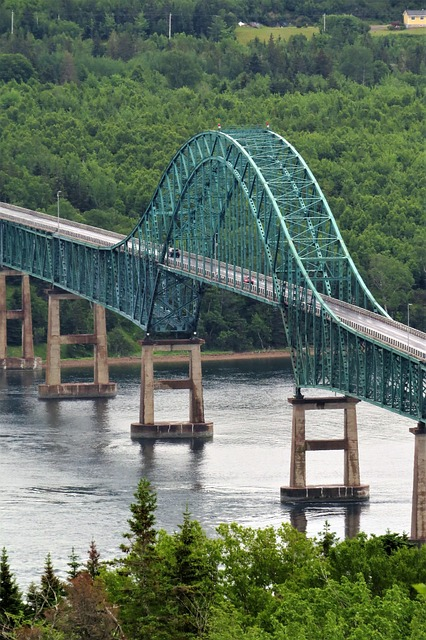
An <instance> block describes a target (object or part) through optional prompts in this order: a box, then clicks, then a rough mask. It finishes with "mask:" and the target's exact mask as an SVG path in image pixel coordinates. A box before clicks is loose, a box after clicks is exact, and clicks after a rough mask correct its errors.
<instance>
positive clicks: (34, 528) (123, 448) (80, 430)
mask: <svg viewBox="0 0 426 640" xmlns="http://www.w3.org/2000/svg"><path fill="white" fill-rule="evenodd" d="M156 371H157V372H158V375H161V376H163V377H174V376H184V375H185V373H186V368H185V367H184V366H182V365H179V364H174V365H164V364H163V365H157V367H156ZM90 375H91V371H90V370H70V371H65V372H64V373H63V381H64V382H68V381H71V380H74V379H79V380H81V379H84V378H86V379H89V376H90ZM139 375H140V373H139V368H138V367H136V366H134V367H128V368H122V367H113V368H111V379H112V380H114V381H117V382H118V384H119V393H118V395H117V397H116V398H115V399H113V400H85V401H80V400H74V401H56V400H52V401H48V402H45V401H40V400H38V396H37V384H39V383H40V382H42V381H43V374H42V373H34V372H21V371H19V372H13V371H9V372H0V483H1V492H0V547H3V546H5V547H6V548H7V551H8V554H9V560H10V564H11V568H12V571H13V572H14V573H15V574H16V576H17V578H18V582H19V584H20V585H27V584H28V583H29V581H30V580H32V579H37V577H38V576H39V575H40V573H41V572H42V570H43V564H44V559H45V556H46V554H47V553H48V552H50V553H51V555H52V559H53V563H54V566H55V567H56V568H57V569H59V570H61V571H64V570H66V565H67V562H68V561H69V560H68V556H69V554H70V552H71V548H72V547H74V548H75V551H76V552H77V553H78V554H79V556H80V557H81V558H82V559H83V560H84V561H85V560H86V559H87V550H88V547H89V544H90V541H91V540H92V538H94V539H95V541H96V544H97V547H98V550H99V551H100V553H101V557H102V558H103V559H106V558H111V557H113V556H115V555H117V554H118V548H119V545H120V543H121V541H122V533H123V532H125V531H127V519H128V517H129V509H128V507H129V504H130V503H131V502H132V500H133V493H134V491H135V489H136V486H137V483H138V480H139V479H140V478H141V477H147V478H148V479H149V480H150V481H151V482H152V483H153V485H154V487H155V488H156V490H157V496H158V511H157V525H158V526H159V527H162V528H165V529H167V530H168V531H173V530H175V529H176V528H177V526H178V525H179V524H180V523H181V521H182V513H183V511H184V510H185V508H186V506H188V508H189V510H190V512H191V513H192V516H193V517H194V518H195V519H197V520H199V521H200V522H201V523H202V525H203V526H204V528H205V529H206V530H207V531H208V533H209V534H211V535H213V534H214V532H215V527H216V526H217V524H219V523H220V522H230V521H237V522H239V523H241V524H244V525H249V526H254V527H262V526H267V525H278V524H279V523H281V522H282V521H291V522H293V523H294V524H295V525H297V526H298V527H305V529H306V531H307V533H308V535H316V534H317V533H318V532H319V531H321V529H322V528H323V527H324V523H325V521H326V520H327V521H328V522H329V523H330V525H331V529H332V530H333V531H334V532H336V533H337V535H338V536H339V537H340V538H343V537H344V536H345V534H347V533H349V534H352V533H354V532H356V531H357V529H358V528H360V529H361V530H362V531H365V532H367V533H375V534H381V533H385V532H386V530H387V529H390V530H391V531H396V532H399V533H402V532H404V531H406V532H408V533H409V531H410V519H411V491H412V464H413V452H414V438H413V436H412V435H411V434H410V433H409V431H408V429H409V427H412V426H415V423H414V422H413V421H411V420H408V419H405V418H402V417H400V416H397V415H395V414H392V413H390V412H388V411H385V410H383V409H379V408H377V407H374V406H372V405H368V404H366V403H361V404H359V405H358V431H359V448H360V460H361V482H362V483H365V484H369V485H370V496H371V498H370V502H369V503H367V504H364V505H362V506H357V507H352V508H349V509H348V508H346V507H343V506H340V507H339V506H326V505H321V506H315V507H307V508H306V509H301V510H300V509H299V510H297V511H294V510H292V509H291V508H290V507H289V506H286V505H282V504H281V503H280V499H279V490H280V486H281V485H287V484H288V482H289V465H290V438H291V407H290V405H289V404H288V402H287V398H288V397H289V396H291V395H292V393H293V382H292V376H291V370H290V363H289V362H288V360H286V359H270V360H266V359H265V360H242V361H233V362H207V363H205V364H204V365H203V375H204V405H205V417H206V420H212V421H213V422H214V438H213V440H212V441H209V442H206V443H204V444H203V443H195V444H194V443H191V442H162V441H157V442H155V443H148V444H141V443H140V442H137V441H132V440H131V439H130V423H131V422H136V421H137V420H138V415H139ZM308 394H309V395H324V392H319V391H318V390H315V391H314V390H310V391H307V392H306V395H308ZM155 416H156V419H158V420H168V419H170V420H178V419H184V420H186V419H187V418H188V392H187V391H158V392H156V395H155ZM342 420H343V412H341V411H331V412H330V411H329V412H327V413H326V412H321V411H319V412H314V411H312V412H309V414H308V422H307V437H308V438H317V439H318V438H333V437H336V438H341V437H342V434H343V422H342ZM307 481H308V484H335V483H338V484H339V483H342V482H343V453H342V452H340V451H335V452H325V451H317V452H309V453H308V454H307Z"/></svg>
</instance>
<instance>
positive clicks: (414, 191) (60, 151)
mask: <svg viewBox="0 0 426 640" xmlns="http://www.w3.org/2000/svg"><path fill="white" fill-rule="evenodd" d="M411 6H412V5H409V6H408V8H410V7H411ZM405 8H406V5H405V4H404V5H402V4H401V3H398V2H392V3H389V2H385V1H384V0H383V1H382V2H380V1H377V2H374V3H367V2H365V3H360V2H357V3H354V2H345V1H344V0H335V1H332V0H328V2H327V1H324V2H315V3H313V2H310V1H309V2H308V1H307V2H297V3H296V2H284V3H282V2H280V3H279V2H274V1H273V0H268V1H262V0H257V1H256V2H244V1H241V2H233V1H232V0H224V1H223V2H222V1H221V0H215V1H214V2H205V1H203V2H201V1H197V2H196V1H193V0H187V2H179V3H174V2H158V1H157V0H156V2H155V3H154V2H152V1H151V2H141V1H140V0H139V1H138V2H131V1H127V0H126V2H123V1H122V0H120V1H113V0H111V1H110V2H108V3H105V2H99V1H97V0H94V1H93V2H90V1H87V0H79V1H78V2H66V3H65V2H64V3H61V2H59V3H58V2H55V3H50V2H48V1H46V0H19V1H15V2H11V1H10V2H9V1H5V0H3V1H0V143H1V154H0V200H2V201H6V202H11V203H13V204H17V205H22V206H25V207H28V208H31V209H38V210H41V211H45V212H47V213H51V214H55V213H56V192H57V191H58V190H60V191H61V194H62V195H61V215H62V216H63V217H68V218H70V219H75V220H78V221H82V222H86V223H88V224H92V225H95V226H101V227H105V228H110V229H112V230H114V231H118V232H121V233H127V232H129V231H130V230H131V228H132V227H133V225H134V224H136V222H137V220H138V219H139V218H140V216H141V215H142V214H143V212H144V210H145V208H146V206H147V204H148V203H149V201H150V198H151V196H152V194H153V192H154V189H155V187H156V185H157V183H158V181H159V178H160V176H161V174H162V172H163V170H164V169H165V168H166V166H167V164H168V162H169V161H170V159H171V158H172V156H173V155H174V153H176V151H177V150H178V148H179V146H180V145H181V144H182V143H184V142H185V141H186V140H187V139H188V138H189V137H191V136H192V135H194V134H195V133H198V132H199V131H202V130H206V129H212V128H216V127H217V125H218V123H219V122H220V123H221V125H222V127H226V126H229V125H232V126H234V125H238V126H252V125H261V126H263V125H264V124H265V122H266V121H268V122H269V123H270V126H271V128H272V129H273V130H275V131H277V132H278V133H280V134H281V135H283V136H284V137H285V138H286V139H287V140H288V141H289V142H290V143H291V144H292V145H293V146H295V147H296V149H297V150H298V151H299V152H300V153H301V155H302V156H303V157H304V159H305V160H306V162H307V163H308V165H309V167H310V168H311V170H312V171H313V173H314V175H315V177H316V179H317V181H318V183H319V184H320V186H321V188H322V190H323V191H324V194H325V196H326V198H327V200H328V202H329V204H330V208H331V210H332V212H333V214H334V216H335V217H336V219H337V222H338V225H339V228H340V229H341V232H342V234H343V237H344V239H345V241H346V243H347V245H348V247H349V250H350V252H351V255H352V257H353V259H354V261H355V263H356V265H357V267H358V268H359V270H360V272H361V274H362V275H363V277H364V278H365V280H366V281H367V284H368V286H369V287H370V288H371V290H372V291H373V293H374V294H375V296H376V297H377V299H378V300H379V302H381V303H382V304H383V305H384V306H385V307H386V308H387V309H388V311H389V312H390V313H391V315H392V316H393V317H394V318H395V319H398V320H401V321H406V319H407V304H408V303H410V304H411V305H412V306H411V308H410V319H411V323H412V324H413V326H417V327H418V328H421V329H423V330H425V329H426V314H425V311H424V309H425V302H426V253H425V252H426V249H425V247H426V242H425V235H426V232H425V229H426V226H425V208H424V203H425V193H424V190H425V186H424V180H423V179H422V176H423V175H424V166H425V165H424V122H425V109H424V87H425V77H426V75H425V68H426V67H425V62H426V56H425V42H426V39H425V38H424V36H423V35H418V36H409V35H408V34H405V33H398V34H397V35H395V34H393V33H392V32H389V35H387V36H383V37H381V38H373V37H372V36H371V34H370V32H369V25H368V23H367V22H366V21H367V20H369V21H373V20H374V21H379V22H382V21H389V20H398V19H400V17H401V15H402V12H403V10H404V9H405ZM12 11H13V16H12ZM344 12H346V13H352V14H353V15H331V14H333V13H335V14H337V13H340V14H342V13H344ZM323 13H327V27H326V31H325V32H324V30H323V29H321V30H320V33H318V34H317V35H314V36H313V37H312V38H310V39H307V38H306V37H305V36H304V35H303V31H302V30H301V32H300V34H298V35H296V36H293V37H291V38H290V39H288V40H285V39H281V38H278V39H275V40H274V39H273V38H271V39H270V40H269V42H267V43H262V42H260V41H259V40H256V39H255V40H254V41H253V42H250V43H249V44H248V45H241V44H239V43H238V42H237V40H236V39H235V33H234V31H235V26H236V24H237V20H259V21H261V22H262V23H264V24H267V23H270V24H272V23H274V24H275V23H276V22H277V21H278V22H279V21H282V20H284V19H285V20H286V21H293V22H294V21H295V20H296V18H297V17H300V16H302V17H303V16H306V18H307V21H308V22H310V23H315V24H316V23H317V22H318V21H319V23H320V25H321V20H320V18H321V16H322V14H323ZM170 14H172V24H173V30H172V32H170V31H169V23H168V20H166V19H165V17H168V16H169V15H170ZM179 16H180V17H179ZM179 20H181V21H180V22H179ZM168 35H170V36H171V37H168ZM43 288H44V285H42V284H40V283H39V284H37V283H36V282H34V284H33V290H34V294H35V295H34V296H33V298H34V301H33V305H34V327H35V337H36V341H37V342H38V343H43V342H44V340H45V328H46V302H45V300H44V298H43ZM17 295H18V294H17V293H16V292H13V291H12V292H11V293H10V296H11V297H12V298H13V297H14V296H15V297H17ZM82 309H83V305H82ZM64 322H65V323H66V324H67V329H66V330H67V332H72V331H85V330H86V329H87V325H88V323H89V317H88V314H87V313H86V312H85V311H82V312H81V313H79V314H76V313H75V312H72V311H70V312H69V313H67V312H65V314H64ZM11 324H12V325H13V322H11ZM108 329H109V339H110V353H111V355H128V354H129V353H132V352H134V350H135V348H136V343H135V340H136V339H137V338H139V337H140V332H139V331H138V330H137V329H136V328H135V327H132V326H130V325H129V324H128V323H127V322H126V321H124V320H122V319H121V318H119V317H117V316H113V314H109V316H108ZM14 333H15V334H16V340H17V341H18V333H19V332H18V329H17V327H16V328H14V327H13V326H11V334H12V337H13V335H14ZM199 334H200V335H201V336H202V337H204V338H205V339H206V347H207V348H209V349H223V350H249V349H263V348H268V347H282V346H285V339H284V336H283V331H282V326H281V320H280V318H279V317H278V316H277V315H276V314H275V312H274V311H273V310H272V309H270V308H269V307H268V308H267V307H266V305H258V304H256V303H254V302H253V301H252V300H249V299H244V298H242V297H235V296H232V295H231V294H229V293H225V292H220V291H218V290H215V289H207V290H206V294H205V298H204V302H203V308H202V313H201V319H200V326H199ZM81 349H83V348H82V347H76V346H74V347H68V350H69V352H70V355H72V354H71V352H73V353H74V354H77V353H78V352H79V350H81Z"/></svg>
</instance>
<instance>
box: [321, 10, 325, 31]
mask: <svg viewBox="0 0 426 640" xmlns="http://www.w3.org/2000/svg"><path fill="white" fill-rule="evenodd" d="M322 19H323V31H324V33H325V13H323V15H322Z"/></svg>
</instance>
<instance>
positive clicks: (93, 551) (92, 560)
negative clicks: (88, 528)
mask: <svg viewBox="0 0 426 640" xmlns="http://www.w3.org/2000/svg"><path fill="white" fill-rule="evenodd" d="M87 553H88V554H89V559H88V560H87V562H86V569H87V571H88V573H89V575H90V577H91V578H92V580H94V579H95V578H96V576H98V575H99V558H100V553H99V551H98V550H97V548H96V542H95V541H94V540H93V538H92V541H91V542H90V547H89V551H88V552H87Z"/></svg>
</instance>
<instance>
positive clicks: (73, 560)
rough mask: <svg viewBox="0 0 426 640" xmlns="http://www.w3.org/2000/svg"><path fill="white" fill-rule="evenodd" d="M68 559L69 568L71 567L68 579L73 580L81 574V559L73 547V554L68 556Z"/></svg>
mask: <svg viewBox="0 0 426 640" xmlns="http://www.w3.org/2000/svg"><path fill="white" fill-rule="evenodd" d="M68 559H69V562H68V563H67V566H68V567H69V571H68V579H69V580H73V579H74V578H76V577H77V576H78V574H79V573H80V567H81V562H80V558H79V557H78V555H77V554H76V552H75V549H74V547H72V549H71V553H70V555H69V556H68Z"/></svg>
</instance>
